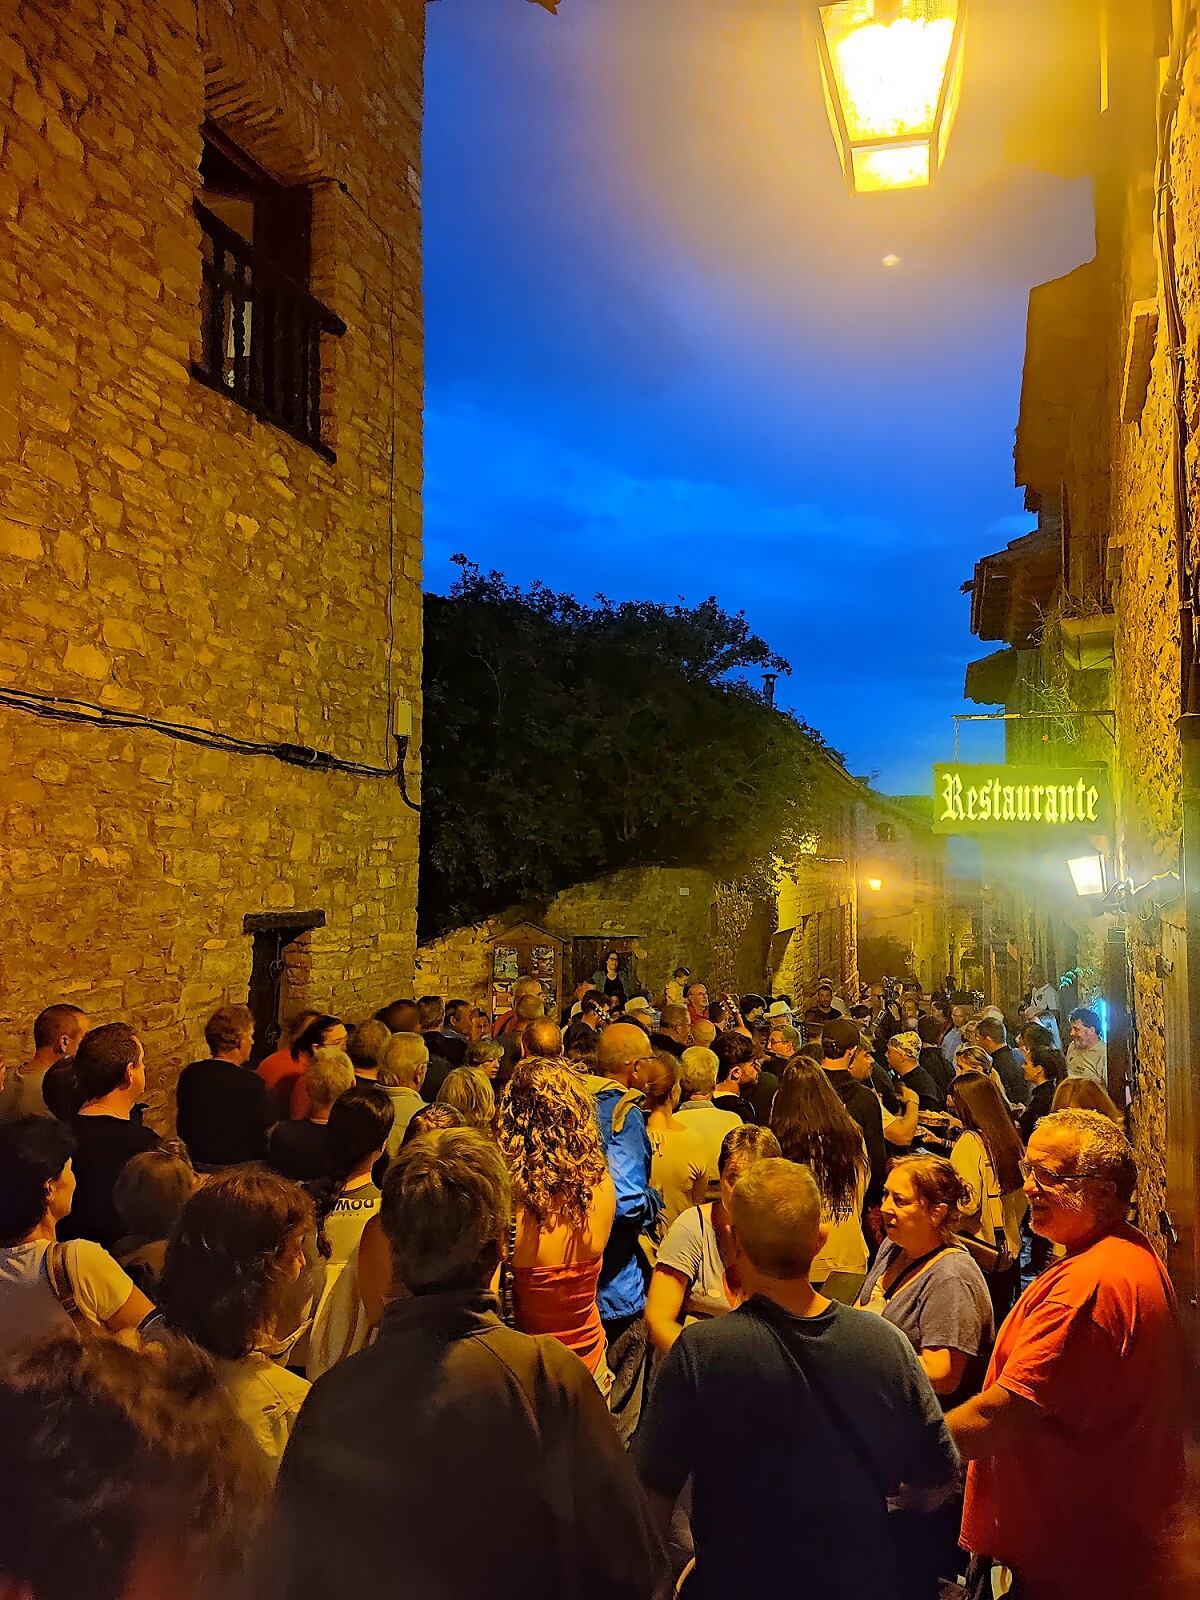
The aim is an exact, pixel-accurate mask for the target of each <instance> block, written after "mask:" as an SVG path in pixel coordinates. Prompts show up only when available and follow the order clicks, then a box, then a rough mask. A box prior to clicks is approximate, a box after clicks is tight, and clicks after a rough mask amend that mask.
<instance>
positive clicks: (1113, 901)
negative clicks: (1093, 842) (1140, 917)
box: [1067, 852, 1180, 915]
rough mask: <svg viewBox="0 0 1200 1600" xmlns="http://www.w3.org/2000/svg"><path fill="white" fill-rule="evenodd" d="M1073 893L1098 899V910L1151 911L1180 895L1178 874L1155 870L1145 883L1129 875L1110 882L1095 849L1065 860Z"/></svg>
mask: <svg viewBox="0 0 1200 1600" xmlns="http://www.w3.org/2000/svg"><path fill="white" fill-rule="evenodd" d="M1067 867H1068V868H1069V870H1070V873H1071V879H1072V881H1073V883H1074V884H1075V893H1076V894H1077V895H1078V896H1079V897H1080V899H1083V900H1097V899H1098V900H1099V902H1100V904H1099V905H1098V907H1097V908H1096V909H1097V910H1098V911H1101V912H1104V911H1116V912H1119V913H1123V912H1132V911H1135V910H1136V911H1140V912H1144V913H1147V914H1149V915H1153V914H1154V913H1155V912H1157V911H1163V910H1165V909H1166V908H1167V906H1170V905H1174V904H1175V902H1176V901H1177V900H1178V899H1179V888H1178V885H1179V882H1180V878H1179V874H1178V873H1177V872H1173V871H1169V872H1156V873H1155V874H1154V876H1153V877H1152V878H1147V879H1146V881H1145V883H1135V882H1134V881H1133V879H1132V878H1122V879H1121V880H1120V882H1119V883H1112V882H1110V880H1109V876H1108V863H1107V862H1106V861H1105V859H1104V857H1103V856H1102V855H1100V854H1099V853H1098V852H1093V853H1090V854H1088V855H1086V856H1075V857H1073V858H1072V859H1071V860H1070V861H1068V862H1067Z"/></svg>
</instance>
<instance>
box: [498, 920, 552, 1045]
mask: <svg viewBox="0 0 1200 1600" xmlns="http://www.w3.org/2000/svg"><path fill="white" fill-rule="evenodd" d="M491 943H492V992H491V1011H492V1020H493V1021H495V1019H496V1018H497V1017H502V1016H503V1015H504V1013H505V1012H506V1011H511V1010H512V991H513V985H514V984H515V983H516V981H517V979H518V978H536V979H537V980H538V982H539V983H540V984H541V986H542V990H543V992H544V994H545V996H546V1011H547V1014H548V1015H549V1016H552V1017H555V1018H557V1017H558V1016H559V1014H560V1012H561V1011H562V1005H563V941H562V940H561V939H556V938H555V937H554V935H553V934H552V933H547V932H546V930H545V928H539V927H537V926H535V924H534V923H532V922H523V923H521V924H519V926H517V927H515V928H508V929H507V930H506V931H505V932H504V933H500V934H497V935H496V937H495V938H494V939H493V940H492V941H491Z"/></svg>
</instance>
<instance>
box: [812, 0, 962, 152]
mask: <svg viewBox="0 0 1200 1600" xmlns="http://www.w3.org/2000/svg"><path fill="white" fill-rule="evenodd" d="M958 10H959V0H899V4H898V5H897V4H896V3H895V0H893V3H892V4H890V5H887V6H886V7H885V6H883V5H877V4H876V0H840V3H838V4H835V5H827V6H822V7H821V25H822V27H823V28H824V30H825V39H826V43H827V45H828V49H829V59H830V63H831V65H832V70H833V79H834V84H833V88H834V92H835V93H836V94H837V97H838V101H839V103H840V105H841V110H842V115H843V117H844V118H845V122H846V131H847V133H848V134H849V137H850V140H851V142H852V143H853V142H857V141H858V140H860V139H863V140H873V139H898V138H905V137H915V136H918V135H924V136H926V137H928V136H930V135H932V133H933V131H934V125H935V123H936V120H937V108H938V104H939V102H940V100H941V95H942V84H943V82H944V80H945V77H946V71H947V68H948V67H949V65H950V57H951V54H952V52H953V46H954V29H955V23H956V21H957V19H958ZM881 18H883V19H885V20H881Z"/></svg>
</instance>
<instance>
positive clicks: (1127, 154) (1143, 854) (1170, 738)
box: [1064, 24, 1200, 1249]
mask: <svg viewBox="0 0 1200 1600" xmlns="http://www.w3.org/2000/svg"><path fill="white" fill-rule="evenodd" d="M1139 26H1141V24H1139ZM1152 82H1153V73H1152V71H1147V72H1144V73H1143V75H1142V78H1141V79H1140V80H1139V81H1138V83H1137V84H1136V85H1134V84H1131V83H1127V84H1124V85H1121V86H1120V87H1121V89H1122V93H1123V96H1124V98H1123V100H1122V106H1123V109H1122V111H1121V112H1120V114H1121V115H1123V116H1124V118H1125V126H1124V131H1123V134H1122V136H1121V138H1120V139H1119V140H1118V139H1114V141H1113V148H1114V149H1117V150H1119V151H1120V152H1121V157H1120V159H1121V160H1122V162H1123V165H1122V166H1120V167H1119V168H1116V167H1114V168H1111V169H1109V170H1106V171H1104V172H1102V173H1101V175H1100V177H1099V181H1098V183H1097V257H1096V264H1097V274H1096V277H1097V283H1096V293H1097V304H1096V324H1095V328H1094V333H1093V338H1092V340H1091V342H1090V347H1091V351H1092V358H1093V360H1094V362H1095V363H1096V370H1095V371H1094V372H1093V373H1092V374H1091V375H1090V376H1089V378H1088V381H1087V382H1086V384H1083V385H1081V386H1080V395H1081V398H1080V401H1079V403H1078V405H1077V409H1076V412H1075V414H1074V416H1073V417H1072V422H1071V429H1070V437H1069V444H1068V449H1067V458H1066V464H1065V472H1064V478H1065V484H1066V487H1067V490H1068V493H1069V495H1070V500H1071V506H1072V510H1073V513H1074V512H1075V509H1076V508H1077V507H1078V508H1085V509H1084V511H1083V514H1084V515H1085V516H1086V519H1087V526H1086V527H1085V528H1084V529H1083V530H1082V531H1083V534H1084V539H1083V553H1084V554H1086V550H1087V548H1088V547H1092V546H1094V547H1098V548H1101V549H1102V548H1103V546H1104V545H1105V544H1107V549H1108V552H1109V553H1108V559H1107V566H1108V578H1109V580H1110V581H1111V585H1112V595H1113V603H1114V609H1115V615H1116V642H1115V655H1116V664H1115V668H1114V671H1113V675H1112V685H1111V687H1112V696H1113V698H1112V700H1111V701H1110V702H1109V703H1110V704H1112V706H1113V707H1114V709H1115V711H1116V746H1115V750H1111V747H1110V750H1111V753H1112V756H1113V772H1114V785H1115V798H1116V805H1117V838H1116V849H1117V868H1118V872H1119V873H1120V874H1121V875H1123V876H1129V877H1132V878H1134V879H1135V880H1136V881H1138V882H1143V881H1145V880H1146V879H1147V878H1149V877H1150V876H1151V875H1152V874H1153V873H1155V872H1160V871H1166V870H1170V869H1174V868H1175V867H1177V865H1178V853H1179V833H1180V763H1179V740H1178V735H1177V733H1176V731H1175V721H1176V718H1177V716H1178V713H1179V630H1178V599H1177V594H1176V584H1175V563H1176V557H1175V546H1174V534H1173V524H1172V515H1171V501H1170V494H1171V489H1170V485H1171V469H1170V458H1169V439H1170V416H1171V411H1170V374H1169V369H1168V360H1167V349H1166V334H1165V325H1164V323H1163V321H1162V320H1161V318H1160V325H1159V332H1158V339H1157V344H1156V348H1155V352H1154V357H1153V363H1152V368H1151V376H1150V383H1149V388H1148V392H1147V395H1146V400H1145V404H1144V406H1143V408H1142V411H1141V414H1140V417H1139V419H1138V420H1137V421H1135V422H1131V423H1123V422H1122V421H1121V420H1120V406H1119V398H1120V385H1121V374H1122V369H1123V363H1124V357H1125V336H1126V330H1127V328H1128V325H1129V316H1130V309H1131V306H1132V304H1133V302H1134V301H1136V300H1140V299H1144V298H1147V297H1151V298H1152V297H1153V296H1154V294H1155V293H1156V273H1155V271H1154V265H1153V263H1154V253H1153V231H1152V213H1153V199H1154V175H1153V159H1154V141H1153V105H1152V101H1151V97H1150V88H1151V85H1152ZM1175 199H1176V206H1177V229H1178V248H1179V265H1180V281H1181V285H1182V292H1183V297H1184V311H1185V316H1186V318H1187V322H1188V329H1189V332H1188V341H1187V344H1188V349H1189V351H1191V352H1194V351H1195V349H1196V348H1197V337H1198V336H1200V299H1198V298H1197V292H1196V284H1197V269H1198V268H1200V91H1198V86H1197V58H1196V55H1195V52H1194V51H1193V54H1192V57H1191V59H1190V61H1189V63H1188V69H1187V73H1186V84H1185V93H1184V98H1183V102H1182V104H1181V107H1180V111H1179V122H1178V133H1177V138H1176V148H1175ZM1189 366H1190V367H1191V371H1192V384H1193V392H1192V394H1190V395H1189V396H1188V402H1187V403H1188V413H1189V416H1192V417H1194V416H1195V408H1196V399H1197V391H1196V389H1195V382H1196V373H1195V365H1194V363H1193V362H1189ZM1076 520H1077V519H1076ZM1096 528H1098V529H1099V530H1100V532H1101V533H1102V534H1103V536H1104V537H1103V538H1100V539H1093V538H1092V536H1091V535H1092V532H1093V531H1094V530H1095V529H1096ZM1078 531H1079V530H1078V529H1077V527H1075V526H1073V528H1072V539H1073V541H1075V540H1076V534H1077V532H1078ZM1079 559H1082V557H1077V559H1076V561H1075V562H1074V563H1073V572H1072V582H1073V584H1074V586H1075V588H1076V589H1077V590H1078V589H1081V588H1085V587H1088V582H1087V580H1086V575H1083V576H1081V573H1080V570H1079V565H1078V562H1079ZM1094 580H1095V574H1094V573H1093V575H1092V581H1091V587H1092V588H1093V589H1094V588H1095V581H1094ZM1088 676H1089V677H1094V676H1095V675H1094V674H1089V675H1088ZM1089 703H1090V702H1089ZM1093 737H1095V735H1093ZM1102 745H1103V741H1101V746H1102ZM1087 753H1088V754H1090V755H1093V756H1094V755H1097V754H1102V753H1104V751H1103V749H1102V748H1097V747H1096V746H1095V745H1093V747H1092V748H1091V749H1090V750H1089V751H1088V752H1087ZM1179 917H1180V912H1179V910H1178V909H1169V910H1168V911H1167V912H1166V916H1165V919H1159V918H1156V917H1153V916H1150V917H1147V918H1145V919H1143V918H1141V917H1131V918H1129V919H1128V920H1127V923H1126V933H1127V942H1128V950H1129V980H1130V981H1129V995H1130V999H1131V1001H1132V1005H1133V1055H1134V1065H1133V1080H1134V1081H1133V1090H1132V1107H1131V1123H1132V1134H1133V1139H1134V1144H1135V1147H1136V1150H1137V1155H1138V1163H1139V1169H1140V1187H1139V1197H1138V1198H1139V1213H1140V1217H1141V1221H1142V1224H1143V1226H1144V1227H1145V1228H1146V1229H1147V1231H1148V1232H1150V1234H1151V1236H1152V1237H1153V1238H1154V1240H1155V1242H1156V1244H1157V1245H1158V1246H1159V1248H1160V1249H1162V1248H1163V1245H1164V1240H1163V1232H1162V1229H1161V1226H1160V1222H1159V1216H1160V1212H1161V1210H1162V1209H1163V1207H1164V1206H1165V1204H1166V1198H1167V1164H1168V1145H1169V1138H1168V1127H1167V1104H1168V1095H1169V1089H1168V1085H1169V1081H1170V1080H1171V1078H1172V1075H1180V1074H1182V1075H1184V1076H1186V1075H1187V1074H1188V1073H1189V1072H1190V1070H1191V1068H1190V1064H1189V1063H1188V1062H1187V1061H1186V1060H1185V1059H1181V1058H1180V1051H1181V1049H1182V1048H1185V1041H1184V1039H1183V1038H1182V1037H1181V1036H1180V1035H1179V1034H1178V1032H1176V1033H1175V1034H1174V1035H1172V1032H1171V1030H1169V1029H1168V1028H1167V1027H1166V1025H1165V1022H1164V1018H1165V1016H1166V1015H1167V1014H1169V1013H1172V1012H1173V1011H1174V1010H1176V1009H1177V1008H1178V1005H1179V1002H1180V995H1179V993H1177V992H1175V991H1176V990H1177V989H1178V987H1179V986H1180V985H1181V984H1182V982H1183V979H1184V974H1183V969H1182V964H1181V963H1179V962H1178V961H1173V960H1169V959H1164V941H1165V940H1168V939H1169V942H1171V944H1172V950H1174V943H1173V934H1172V930H1171V928H1170V926H1169V924H1175V925H1181V924H1180V923H1179ZM1087 933H1088V930H1086V929H1081V939H1080V956H1079V959H1080V964H1081V965H1084V966H1086V967H1089V968H1092V969H1098V970H1101V971H1102V970H1103V969H1102V961H1103V951H1102V949H1101V947H1100V942H1099V936H1100V930H1099V928H1093V929H1092V930H1091V935H1092V936H1091V937H1090V938H1089V937H1087Z"/></svg>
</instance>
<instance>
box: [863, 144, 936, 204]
mask: <svg viewBox="0 0 1200 1600" xmlns="http://www.w3.org/2000/svg"><path fill="white" fill-rule="evenodd" d="M853 161H854V187H855V189H857V191H858V192H859V194H877V193H878V192H879V191H880V190H882V189H920V188H921V187H922V186H923V185H924V184H927V183H928V182H929V145H928V143H927V142H922V143H920V144H911V145H910V144H899V145H896V144H893V145H885V146H883V148H881V149H880V148H876V149H869V148H868V149H865V150H864V149H858V150H855V151H854V153H853Z"/></svg>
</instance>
